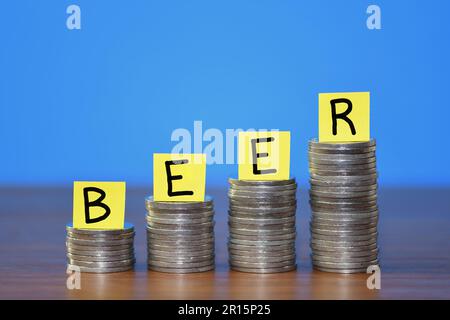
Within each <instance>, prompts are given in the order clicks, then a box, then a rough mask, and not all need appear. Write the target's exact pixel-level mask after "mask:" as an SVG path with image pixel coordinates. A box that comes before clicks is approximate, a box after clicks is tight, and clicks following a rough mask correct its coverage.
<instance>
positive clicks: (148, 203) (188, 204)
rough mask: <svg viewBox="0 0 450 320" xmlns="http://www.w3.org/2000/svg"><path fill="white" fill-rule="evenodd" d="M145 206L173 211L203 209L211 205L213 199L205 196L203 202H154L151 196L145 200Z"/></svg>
mask: <svg viewBox="0 0 450 320" xmlns="http://www.w3.org/2000/svg"><path fill="white" fill-rule="evenodd" d="M145 204H146V206H148V207H149V208H155V209H170V210H172V209H175V208H183V209H186V208H189V209H194V208H204V207H210V206H212V205H213V199H212V197H210V196H205V200H204V201H154V200H153V196H149V197H147V198H145Z"/></svg>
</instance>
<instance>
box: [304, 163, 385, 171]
mask: <svg viewBox="0 0 450 320" xmlns="http://www.w3.org/2000/svg"><path fill="white" fill-rule="evenodd" d="M376 167H377V164H376V162H371V163H362V164H354V163H352V164H342V163H339V164H323V163H313V162H310V163H309V170H311V171H314V170H318V171H337V172H341V171H344V172H350V171H367V170H371V169H374V171H376V170H375V169H376ZM371 171H372V170H371Z"/></svg>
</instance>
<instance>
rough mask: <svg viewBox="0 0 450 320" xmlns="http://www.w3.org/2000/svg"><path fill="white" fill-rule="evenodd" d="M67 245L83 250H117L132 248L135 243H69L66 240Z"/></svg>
mask: <svg viewBox="0 0 450 320" xmlns="http://www.w3.org/2000/svg"><path fill="white" fill-rule="evenodd" d="M66 247H67V248H68V249H69V248H70V249H74V250H82V251H99V252H100V251H117V250H130V248H133V244H125V245H114V246H111V245H103V244H101V245H77V244H73V243H69V242H67V241H66Z"/></svg>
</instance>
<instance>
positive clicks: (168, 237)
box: [145, 196, 215, 273]
mask: <svg viewBox="0 0 450 320" xmlns="http://www.w3.org/2000/svg"><path fill="white" fill-rule="evenodd" d="M145 206H146V209H147V246H148V261H147V262H148V268H149V269H150V270H154V271H160V272H168V273H193V272H205V271H209V270H213V269H214V267H215V263H214V258H215V255H214V252H215V250H214V249H215V248H214V205H213V200H212V198H211V197H209V196H206V197H205V201H203V202H163V201H154V200H153V197H148V198H146V199H145Z"/></svg>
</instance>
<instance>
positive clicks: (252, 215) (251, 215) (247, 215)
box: [228, 210, 296, 219]
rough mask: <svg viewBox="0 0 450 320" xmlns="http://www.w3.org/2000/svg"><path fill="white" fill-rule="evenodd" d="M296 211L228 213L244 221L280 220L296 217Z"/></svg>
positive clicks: (231, 211)
mask: <svg viewBox="0 0 450 320" xmlns="http://www.w3.org/2000/svg"><path fill="white" fill-rule="evenodd" d="M295 213H296V212H295V210H291V211H287V212H277V213H252V212H250V213H249V212H242V211H236V210H230V211H228V214H229V215H230V216H233V217H237V218H244V219H278V218H287V217H292V216H295Z"/></svg>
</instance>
